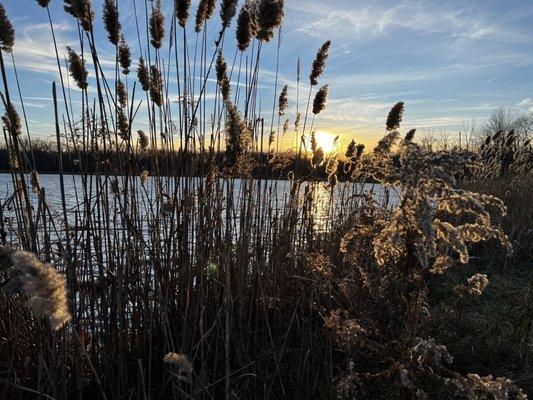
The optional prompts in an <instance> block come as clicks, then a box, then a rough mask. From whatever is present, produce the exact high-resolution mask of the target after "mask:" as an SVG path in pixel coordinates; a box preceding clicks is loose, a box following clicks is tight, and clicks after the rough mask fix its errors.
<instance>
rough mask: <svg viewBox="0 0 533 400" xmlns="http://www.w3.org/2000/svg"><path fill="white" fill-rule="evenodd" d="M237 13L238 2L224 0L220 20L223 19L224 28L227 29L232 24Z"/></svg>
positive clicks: (235, 0)
mask: <svg viewBox="0 0 533 400" xmlns="http://www.w3.org/2000/svg"><path fill="white" fill-rule="evenodd" d="M236 13H237V0H222V4H221V6H220V18H221V19H222V27H223V28H227V27H228V26H230V24H231V20H232V19H233V17H234V16H235V14H236Z"/></svg>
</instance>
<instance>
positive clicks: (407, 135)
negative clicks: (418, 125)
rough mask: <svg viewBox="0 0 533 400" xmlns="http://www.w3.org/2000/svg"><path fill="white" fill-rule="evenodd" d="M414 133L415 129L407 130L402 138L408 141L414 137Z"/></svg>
mask: <svg viewBox="0 0 533 400" xmlns="http://www.w3.org/2000/svg"><path fill="white" fill-rule="evenodd" d="M415 133H416V129H411V130H410V131H409V132H407V133H406V134H405V138H404V140H405V141H406V142H410V141H411V140H413V139H414V137H415Z"/></svg>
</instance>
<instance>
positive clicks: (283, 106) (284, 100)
mask: <svg viewBox="0 0 533 400" xmlns="http://www.w3.org/2000/svg"><path fill="white" fill-rule="evenodd" d="M288 92H289V87H288V86H287V85H285V86H284V87H283V90H282V91H281V93H280V95H279V110H278V115H279V116H280V117H281V116H282V115H285V110H287V106H288V105H289V93H288Z"/></svg>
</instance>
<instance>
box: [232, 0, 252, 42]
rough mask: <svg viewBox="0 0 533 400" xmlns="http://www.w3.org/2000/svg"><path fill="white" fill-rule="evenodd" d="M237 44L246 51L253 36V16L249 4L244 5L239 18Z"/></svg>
mask: <svg viewBox="0 0 533 400" xmlns="http://www.w3.org/2000/svg"><path fill="white" fill-rule="evenodd" d="M235 34H236V37H237V45H238V47H239V50H240V51H244V50H246V49H247V48H248V46H250V43H251V42H252V37H253V28H252V16H251V12H250V8H249V6H248V4H245V5H243V6H242V8H241V11H240V13H239V17H238V18H237V31H236V33H235Z"/></svg>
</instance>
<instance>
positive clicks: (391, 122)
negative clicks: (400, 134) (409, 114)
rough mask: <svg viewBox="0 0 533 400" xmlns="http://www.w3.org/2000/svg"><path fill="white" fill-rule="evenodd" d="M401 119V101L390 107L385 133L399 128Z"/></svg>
mask: <svg viewBox="0 0 533 400" xmlns="http://www.w3.org/2000/svg"><path fill="white" fill-rule="evenodd" d="M402 118H403V101H399V102H398V103H396V104H395V105H394V106H392V108H391V110H390V112H389V115H388V117H387V131H393V130H395V129H398V128H399V127H400V124H401V122H402Z"/></svg>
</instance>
